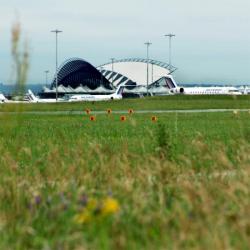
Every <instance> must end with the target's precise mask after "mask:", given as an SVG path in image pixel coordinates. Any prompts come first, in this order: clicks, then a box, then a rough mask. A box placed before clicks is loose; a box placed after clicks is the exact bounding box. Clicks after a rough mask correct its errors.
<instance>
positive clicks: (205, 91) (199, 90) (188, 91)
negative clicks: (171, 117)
mask: <svg viewBox="0 0 250 250" xmlns="http://www.w3.org/2000/svg"><path fill="white" fill-rule="evenodd" d="M167 78H168V81H171V82H172V84H171V85H172V86H173V87H172V88H171V89H170V92H171V93H173V94H183V95H241V94H242V93H241V92H240V91H239V90H238V89H237V88H235V87H185V88H183V87H179V86H178V85H177V84H176V82H175V80H174V78H173V77H172V76H170V75H168V76H167Z"/></svg>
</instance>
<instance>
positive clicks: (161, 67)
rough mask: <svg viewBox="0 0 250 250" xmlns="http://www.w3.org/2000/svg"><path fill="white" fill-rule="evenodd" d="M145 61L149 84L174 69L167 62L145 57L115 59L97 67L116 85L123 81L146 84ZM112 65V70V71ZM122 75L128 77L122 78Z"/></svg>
mask: <svg viewBox="0 0 250 250" xmlns="http://www.w3.org/2000/svg"><path fill="white" fill-rule="evenodd" d="M147 63H148V66H149V68H148V75H149V84H151V83H153V82H155V81H157V80H158V79H159V78H162V77H164V76H166V75H169V74H170V73H172V72H173V71H175V70H176V68H175V67H170V66H169V64H166V63H163V62H159V61H155V60H146V59H124V60H116V61H114V62H113V65H112V62H110V63H107V64H104V65H101V66H99V67H98V69H99V70H100V71H101V72H102V73H103V75H104V76H105V77H106V78H107V79H108V80H109V81H110V82H113V85H114V86H117V85H119V84H121V83H125V82H129V81H132V82H135V83H136V84H137V85H146V84H147ZM112 67H113V71H112ZM123 77H125V78H128V79H127V80H126V79H122V78H123Z"/></svg>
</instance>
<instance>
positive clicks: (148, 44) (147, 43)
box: [144, 42, 152, 96]
mask: <svg viewBox="0 0 250 250" xmlns="http://www.w3.org/2000/svg"><path fill="white" fill-rule="evenodd" d="M144 44H145V45H146V46H147V96H148V60H149V58H148V56H149V55H148V54H149V53H148V52H149V46H150V45H152V43H150V42H146V43H144Z"/></svg>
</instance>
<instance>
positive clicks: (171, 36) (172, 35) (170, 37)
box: [165, 33, 175, 69]
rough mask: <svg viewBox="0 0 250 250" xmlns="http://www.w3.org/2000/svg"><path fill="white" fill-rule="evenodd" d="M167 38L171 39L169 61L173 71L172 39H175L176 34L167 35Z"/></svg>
mask: <svg viewBox="0 0 250 250" xmlns="http://www.w3.org/2000/svg"><path fill="white" fill-rule="evenodd" d="M165 37H168V38H169V59H168V62H169V68H170V69H171V68H172V61H171V60H172V58H171V57H172V51H171V50H172V38H173V37H175V35H174V34H171V33H170V34H167V35H165Z"/></svg>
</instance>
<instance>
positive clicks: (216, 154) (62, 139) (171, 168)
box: [0, 114, 250, 249]
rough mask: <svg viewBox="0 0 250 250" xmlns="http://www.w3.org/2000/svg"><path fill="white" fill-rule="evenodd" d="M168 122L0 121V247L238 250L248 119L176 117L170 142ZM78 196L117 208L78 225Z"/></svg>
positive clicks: (249, 204)
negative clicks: (111, 201) (112, 202)
mask: <svg viewBox="0 0 250 250" xmlns="http://www.w3.org/2000/svg"><path fill="white" fill-rule="evenodd" d="M218 117H220V119H218ZM173 118H174V115H161V116H159V117H158V122H160V124H164V125H159V123H152V122H151V119H150V117H149V116H147V115H133V116H132V117H129V118H128V119H127V121H126V122H123V123H122V122H120V119H119V116H116V115H114V116H113V117H110V116H108V117H107V116H104V115H103V116H98V117H97V120H96V121H95V122H91V121H89V119H88V118H87V117H84V118H83V117H79V116H57V117H50V116H42V117H39V116H35V115H32V116H30V115H29V116H28V115H21V118H20V123H19V124H15V123H13V122H12V121H14V120H15V117H10V120H9V123H10V124H11V125H10V126H11V129H10V130H9V133H8V134H4V133H3V131H4V126H3V125H2V123H1V122H0V133H2V134H1V137H0V171H1V173H2V175H1V178H0V199H1V201H2V202H1V204H0V231H1V232H0V248H1V249H8V248H10V249H43V248H47V249H86V248H87V249H93V248H95V249H117V248H121V249H142V248H143V249H152V248H153V249H180V248H181V249H194V248H197V249H247V248H248V247H249V243H250V242H249V236H250V231H249V228H250V220H249V208H250V199H249V190H250V189H249V188H250V178H249V166H250V156H249V152H250V151H249V150H250V145H249V142H248V141H247V140H245V138H244V137H243V136H241V135H240V134H239V133H238V130H239V127H240V128H241V129H242V131H247V130H248V127H249V114H238V115H237V117H235V116H234V114H232V115H231V114H224V115H220V114H208V115H204V114H199V115H196V114H189V115H180V116H179V117H178V134H177V135H175V134H172V131H173V129H174V127H175V121H174V119H173ZM235 119H237V121H238V122H239V123H237V122H236V121H235ZM208 122H210V124H208ZM20 125H21V126H20ZM207 127H209V128H210V130H208V129H207ZM190 128H193V130H192V129H190ZM164 131H165V132H164ZM239 135H240V136H239ZM170 136H172V139H170ZM175 137H176V138H175ZM165 140H166V142H165ZM173 143H175V144H176V145H175V146H174V148H173V149H172V150H173V155H174V157H173V158H169V154H167V153H166V154H165V153H162V151H163V152H164V150H166V152H169V147H170V146H172V145H173ZM159 148H160V149H161V150H160V151H159ZM86 197H87V198H88V199H89V200H91V199H94V200H97V202H98V203H100V202H102V200H104V199H106V197H112V199H115V200H116V201H117V202H118V203H119V206H120V210H119V212H117V213H114V214H113V215H110V216H107V217H99V216H97V215H96V216H95V215H94V218H92V219H90V220H89V221H88V222H87V223H83V224H81V223H80V224H79V223H77V222H76V221H75V219H74V218H75V216H76V215H79V214H81V211H82V208H83V207H84V206H85V202H86ZM100 204H101V203H100ZM100 206H101V205H100ZM96 209H97V210H96V212H94V214H95V213H97V214H98V213H99V212H98V211H99V208H98V207H97V208H96ZM100 209H101V208H100ZM95 218H96V219H95Z"/></svg>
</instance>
